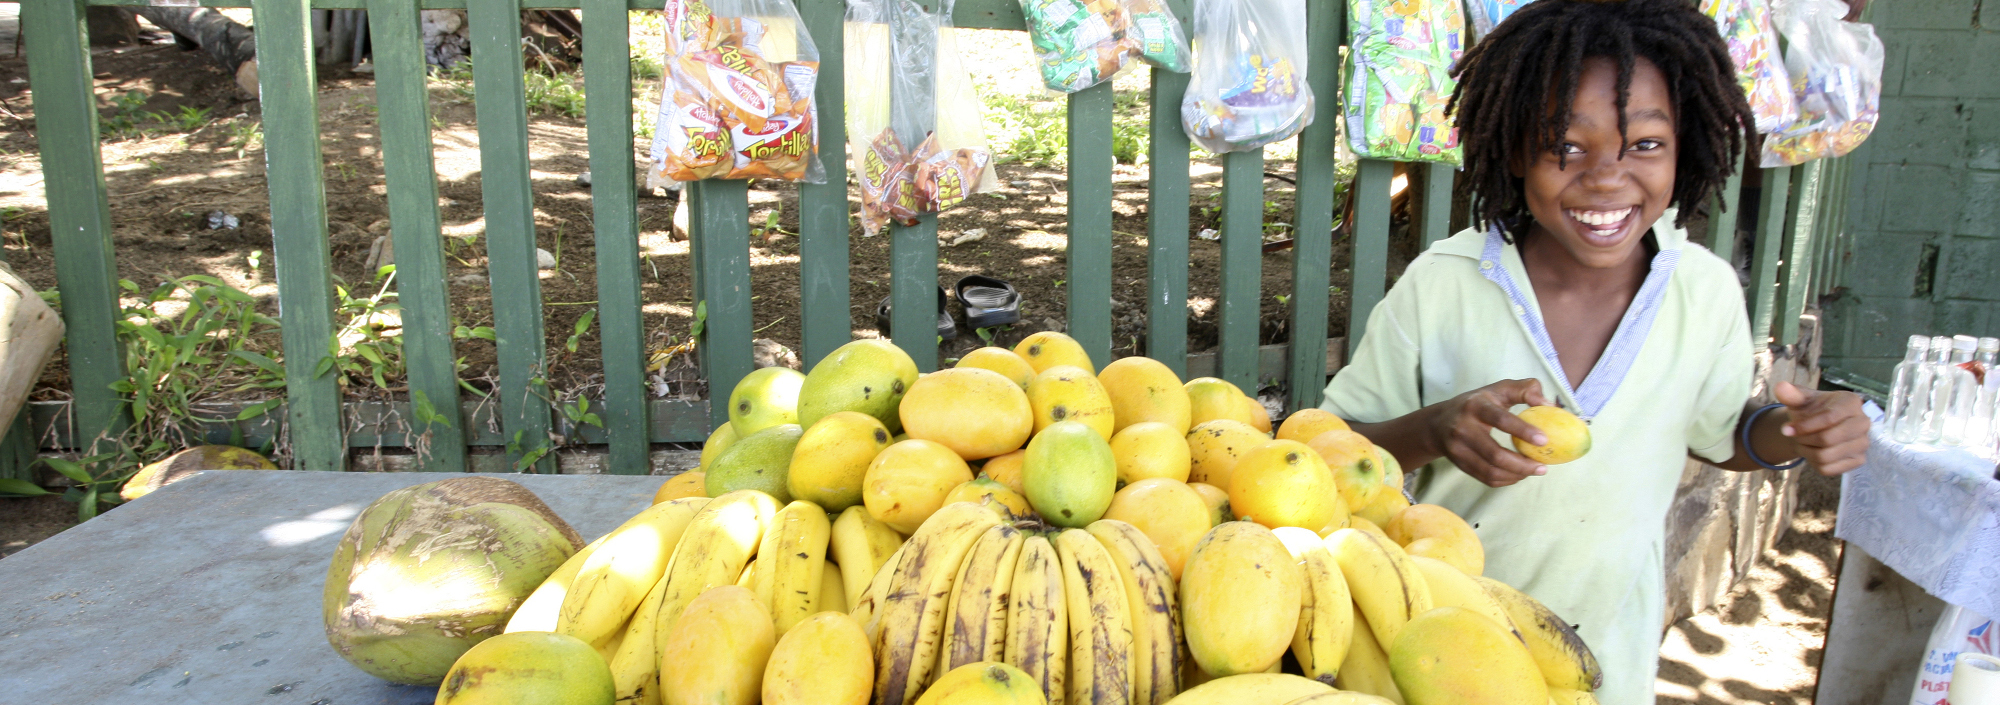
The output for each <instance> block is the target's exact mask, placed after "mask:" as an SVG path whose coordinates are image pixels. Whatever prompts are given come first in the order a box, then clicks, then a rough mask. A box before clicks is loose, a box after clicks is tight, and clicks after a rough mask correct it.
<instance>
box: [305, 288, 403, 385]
mask: <svg viewBox="0 0 2000 705" xmlns="http://www.w3.org/2000/svg"><path fill="white" fill-rule="evenodd" d="M395 280H396V265H393V264H391V265H384V266H383V267H382V268H381V269H379V270H377V271H376V273H375V283H376V284H377V287H376V290H375V293H374V294H372V295H369V296H359V297H357V296H354V295H353V294H352V293H350V292H349V290H348V288H347V286H346V285H345V284H339V285H335V286H334V288H333V291H334V296H335V297H336V298H337V300H338V305H337V306H336V307H335V309H334V310H335V311H336V312H337V313H338V314H340V315H344V316H346V317H347V320H346V322H345V323H344V324H342V325H341V327H340V329H339V330H338V331H336V332H335V334H334V336H333V338H332V339H331V340H328V341H327V354H326V357H323V358H320V361H319V364H318V366H317V367H315V368H314V370H313V375H314V376H318V375H323V374H326V373H327V372H329V371H332V370H334V369H336V368H338V369H339V370H340V372H341V375H342V381H343V382H348V383H352V382H356V381H369V382H374V383H375V387H376V388H378V389H385V390H386V389H389V388H390V386H389V382H390V380H402V379H403V376H404V373H405V372H406V371H407V369H408V368H407V366H406V365H405V364H404V361H403V337H402V335H401V334H400V330H398V331H396V332H395V333H391V332H390V330H389V329H391V328H399V326H396V325H392V324H391V323H390V322H389V321H390V318H389V317H388V316H387V315H386V314H389V313H391V312H399V311H400V310H401V309H402V306H401V304H399V303H397V301H396V292H394V291H392V290H390V286H391V285H392V284H393V283H394V282H395ZM349 349H352V351H353V352H348V350H349Z"/></svg>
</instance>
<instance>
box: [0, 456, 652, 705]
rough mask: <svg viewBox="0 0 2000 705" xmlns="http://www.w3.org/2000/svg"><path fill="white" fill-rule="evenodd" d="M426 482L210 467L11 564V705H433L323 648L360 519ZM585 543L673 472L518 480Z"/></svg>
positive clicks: (5, 591)
mask: <svg viewBox="0 0 2000 705" xmlns="http://www.w3.org/2000/svg"><path fill="white" fill-rule="evenodd" d="M443 477H445V476H444V475H436V474H429V473H329V472H297V471H284V470H278V471H250V470H243V471H231V472H204V473H200V474H197V475H195V476H193V477H190V478H188V479H186V480H183V481H180V482H177V483H174V484H172V485H168V486H167V487H165V488H163V489H161V490H159V491H157V492H154V493H153V494H150V495H147V496H145V497H142V498H140V499H139V500H138V501H135V502H132V503H130V504H127V505H125V506H123V507H120V508H118V509H116V510H113V511H111V512H109V513H107V514H105V515H104V516H101V517H98V518H96V519H93V520H91V521H88V522H85V523H83V524H81V525H78V526H77V527H75V528H72V529H70V530H68V531H65V532H63V533H61V534H58V535H56V536H54V537H51V538H49V539H48V540H46V541H43V542H41V543H39V544H35V545H34V546H32V547H29V548H28V549H26V550H23V551H21V552H19V553H16V554H14V555H12V556H8V557H7V558H6V559H5V560H0V703H23V704H27V703H34V704H37V705H40V704H60V703H125V702H174V703H204V704H207V703H213V704H216V705H228V704H232V703H257V704H259V705H266V704H268V705H291V704H294V703H296V704H298V705H308V704H312V705H368V704H374V703H382V704H385V705H423V704H427V703H430V702H432V701H433V699H434V698H435V697H436V689H435V688H430V687H421V686H399V685H394V684H391V683H388V682H386V681H383V680H379V679H377V678H375V677H373V676H370V675H368V674H366V673H363V672H361V670H360V669H357V668H355V667H353V666H352V665H349V664H348V663H347V662H346V661H343V660H341V658H340V656H339V655H337V654H335V653H334V651H333V647H331V646H328V645H327V642H326V628H325V626H324V625H323V624H322V622H321V619H320V594H321V590H322V588H323V587H324V584H325V582H326V568H327V561H328V560H329V559H330V558H332V556H333V549H334V545H335V544H336V543H338V542H339V541H340V536H341V533H342V532H344V531H346V530H347V525H348V523H349V522H350V521H352V520H353V518H354V515H355V514H357V513H359V512H360V511H361V509H362V508H364V507H366V506H368V503H369V502H372V501H374V500H375V498H377V497H380V496H382V494H383V493H386V492H388V491H390V490H394V489H397V488H400V487H407V486H410V485H416V484H422V483H425V482H430V481H433V480H438V479H442V478H443ZM507 477H508V479H511V480H514V481H516V482H519V483H521V484H522V486H525V487H527V488H528V489H529V490H531V491H533V492H534V493H535V494H537V495H539V496H541V498H542V501H544V502H547V503H548V505H549V507H550V508H552V509H554V510H555V512H556V513H557V514H558V515H560V516H562V518H563V520H565V521H568V522H569V523H570V525H571V526H573V527H575V528H576V530H577V533H578V534H581V535H582V536H583V537H584V538H585V539H586V540H588V539H591V538H594V537H596V536H599V535H602V534H603V533H605V532H608V531H610V530H611V529H613V528H616V527H617V526H618V524H620V523H622V522H623V521H624V520H625V519H627V518H629V517H631V516H632V515H633V514H636V513H638V511H639V510H641V509H643V508H645V507H646V506H647V505H648V504H650V503H651V501H652V497H653V492H654V491H655V490H656V489H658V488H659V486H660V484H661V483H662V482H664V481H665V480H666V478H664V477H648V476H611V475H508V476H507Z"/></svg>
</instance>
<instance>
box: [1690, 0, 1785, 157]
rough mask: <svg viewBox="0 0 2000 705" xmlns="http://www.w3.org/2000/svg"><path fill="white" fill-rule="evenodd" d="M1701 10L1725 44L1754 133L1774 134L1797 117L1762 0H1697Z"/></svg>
mask: <svg viewBox="0 0 2000 705" xmlns="http://www.w3.org/2000/svg"><path fill="white" fill-rule="evenodd" d="M1701 11H1702V13H1703V14H1706V15H1708V16H1709V17H1713V18H1715V29H1716V31H1719V32H1721V33H1722V38H1723V40H1724V41H1725V42H1726V43H1727V44H1728V45H1729V60H1730V61H1731V62H1732V63H1734V64H1736V83H1737V84H1738V85H1740V86H1742V87H1743V95H1744V97H1746V98H1748V99H1749V100H1750V112H1752V113H1754V114H1755V115H1756V116H1757V131H1758V132H1775V131H1777V130H1779V129H1781V128H1783V127H1784V126H1786V125H1790V124H1792V121H1794V120H1797V119H1798V117H1799V108H1798V105H1797V103H1795V102H1794V101H1793V98H1792V79H1791V78H1790V77H1789V76H1787V75H1786V73H1785V64H1784V62H1782V61H1781V60H1780V58H1779V56H1778V32H1777V30H1776V29H1775V28H1773V27H1772V24H1771V5H1770V3H1769V2H1767V1H1766V0H1701Z"/></svg>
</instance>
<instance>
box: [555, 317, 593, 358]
mask: <svg viewBox="0 0 2000 705" xmlns="http://www.w3.org/2000/svg"><path fill="white" fill-rule="evenodd" d="M596 320H597V309H594V308H593V309H591V310H588V311H585V312H583V317H582V318H578V319H576V326H575V329H574V330H573V331H572V332H571V333H570V334H569V340H565V341H563V349H564V350H568V351H570V352H572V353H574V352H576V347H577V344H578V343H580V342H582V341H583V334H585V333H588V332H590V324H591V323H593V322H595V321H596Z"/></svg>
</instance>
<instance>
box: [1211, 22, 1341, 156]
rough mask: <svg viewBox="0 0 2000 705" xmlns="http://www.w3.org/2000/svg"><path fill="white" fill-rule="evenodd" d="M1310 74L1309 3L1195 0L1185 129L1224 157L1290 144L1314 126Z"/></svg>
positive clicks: (1212, 150)
mask: <svg viewBox="0 0 2000 705" xmlns="http://www.w3.org/2000/svg"><path fill="white" fill-rule="evenodd" d="M1305 72H1306V6H1305V2H1304V0H1195V3H1194V77H1193V78H1192V79H1190V80H1189V81H1188V88H1187V95H1186V97H1184V98H1182V99H1181V126H1182V127H1184V128H1186V129H1187V134H1188V138H1189V139H1192V140H1194V142H1195V144H1199V145H1201V147H1202V149H1206V150H1208V151H1210V152H1215V153H1218V154H1219V153H1222V152H1243V151H1249V150H1253V149H1259V148H1262V147H1263V146H1264V145H1267V144H1270V143H1272V142H1277V141H1280V140H1284V139H1289V138H1290V137H1291V136H1293V135H1296V134H1298V133H1299V131H1300V130H1303V129H1305V127H1306V125H1309V124H1311V123H1312V105H1313V94H1312V87H1311V86H1308V85H1306V74H1305Z"/></svg>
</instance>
